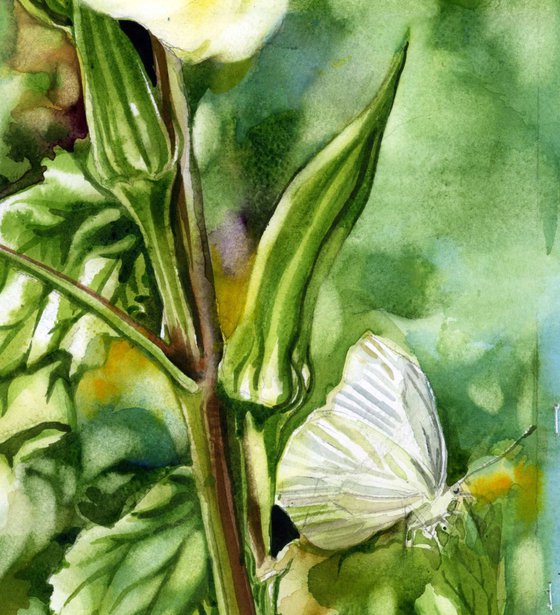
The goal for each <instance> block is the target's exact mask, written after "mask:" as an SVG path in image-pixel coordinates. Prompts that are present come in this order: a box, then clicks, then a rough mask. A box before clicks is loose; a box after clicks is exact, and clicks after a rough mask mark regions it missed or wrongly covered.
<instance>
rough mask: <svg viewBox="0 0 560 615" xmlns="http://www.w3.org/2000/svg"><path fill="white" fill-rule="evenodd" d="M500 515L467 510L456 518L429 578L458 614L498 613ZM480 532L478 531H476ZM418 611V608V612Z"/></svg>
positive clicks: (490, 510)
mask: <svg viewBox="0 0 560 615" xmlns="http://www.w3.org/2000/svg"><path fill="white" fill-rule="evenodd" d="M500 520H501V516H499V515H498V516H497V515H496V511H495V510H493V508H490V509H489V510H488V511H486V514H485V515H484V517H483V516H482V514H481V513H480V512H476V511H474V510H471V514H470V515H468V514H467V515H465V517H464V518H463V519H458V520H457V523H456V524H455V531H454V533H453V534H452V535H451V536H450V539H449V541H448V543H447V544H446V545H445V548H444V550H443V553H442V562H441V567H440V569H439V571H438V573H437V574H436V575H435V576H434V578H433V579H432V585H433V587H434V590H435V591H436V592H437V594H438V595H439V596H441V597H442V598H447V600H448V601H449V602H451V603H452V604H455V605H457V607H458V613H460V614H461V615H462V614H463V613H465V614H472V615H501V613H502V608H501V606H502V605H501V601H500V597H501V591H500V583H501V560H500V543H501V529H500V525H499V524H500ZM481 529H482V530H483V531H480V530H481ZM420 613H422V611H420Z"/></svg>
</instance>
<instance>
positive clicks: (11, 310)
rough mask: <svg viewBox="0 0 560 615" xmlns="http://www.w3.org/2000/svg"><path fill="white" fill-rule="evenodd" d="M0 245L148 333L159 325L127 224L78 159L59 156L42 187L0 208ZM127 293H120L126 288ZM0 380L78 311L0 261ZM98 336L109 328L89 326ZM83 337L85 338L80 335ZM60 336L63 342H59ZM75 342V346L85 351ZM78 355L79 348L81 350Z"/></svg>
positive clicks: (55, 338)
mask: <svg viewBox="0 0 560 615" xmlns="http://www.w3.org/2000/svg"><path fill="white" fill-rule="evenodd" d="M0 243H3V244H6V245H8V246H9V247H11V248H13V249H15V250H17V251H18V252H21V253H24V254H26V255H27V256H30V257H32V258H35V259H36V260H39V261H40V262H43V263H45V264H47V265H49V266H50V267H52V268H54V269H56V270H57V271H60V272H62V273H65V274H66V275H68V276H69V277H71V278H73V279H76V280H78V281H80V282H82V283H84V284H86V285H87V286H89V287H90V288H92V289H93V290H94V291H96V292H98V293H99V294H101V295H103V296H105V297H106V298H107V299H113V298H115V299H118V300H120V306H121V307H122V308H123V309H125V310H130V311H132V312H134V314H135V318H136V319H137V320H139V321H140V322H142V323H143V324H145V325H147V326H148V327H154V328H157V327H158V326H159V323H158V318H159V306H158V305H157V302H156V303H155V304H154V302H151V301H149V300H146V299H147V298H148V297H150V296H153V295H154V294H155V293H153V292H152V290H151V288H152V287H151V281H150V276H149V273H148V271H147V270H146V267H145V263H144V260H143V256H142V249H143V248H142V242H141V240H140V239H139V234H138V231H137V229H136V227H135V225H134V224H133V223H132V222H131V221H130V220H129V219H128V217H127V216H126V215H125V214H124V212H123V211H122V210H121V209H120V207H118V206H117V205H116V204H115V202H113V201H111V200H110V199H107V198H106V197H105V196H103V195H101V194H100V193H99V192H98V191H97V189H95V188H94V187H93V186H92V184H90V183H89V182H88V181H87V180H86V178H85V176H84V173H83V169H82V168H81V166H80V164H79V162H78V157H77V156H75V155H71V154H68V153H66V152H59V153H58V155H57V157H56V158H55V160H54V161H53V162H52V163H50V164H49V168H48V170H47V172H46V173H45V181H44V182H42V183H41V184H37V185H35V186H33V187H31V188H29V189H27V190H25V191H23V192H21V193H19V194H16V195H13V196H12V197H9V198H7V199H5V200H4V201H2V202H1V203H0ZM129 281H130V282H131V284H132V285H133V286H132V288H134V289H135V291H136V292H135V294H134V296H133V297H132V301H131V302H130V303H128V304H126V305H125V304H123V303H122V301H123V300H127V301H130V299H131V297H130V294H128V295H127V294H125V293H123V290H122V287H123V286H127V284H128V282H129ZM0 305H2V314H1V315H0V376H2V377H5V376H8V375H9V374H10V373H12V372H13V371H14V370H16V369H18V368H20V367H22V366H24V365H32V364H34V363H36V362H38V361H40V360H41V359H42V358H43V357H45V356H47V355H49V354H50V353H52V352H53V351H54V350H56V349H58V348H59V347H60V346H61V345H63V344H64V343H65V341H66V342H67V341H68V338H67V337H66V336H67V334H68V333H69V332H70V330H71V329H73V328H74V330H73V331H72V337H73V338H75V337H76V336H78V335H80V333H81V334H82V337H83V334H84V331H83V330H80V325H78V329H76V323H77V322H78V321H79V319H80V318H81V316H82V315H83V312H82V310H80V309H78V308H76V306H75V305H74V304H72V303H71V302H69V301H68V300H66V299H64V298H62V297H60V295H58V294H57V293H52V292H49V289H48V288H46V287H45V285H43V284H42V283H40V282H38V281H37V280H35V279H33V278H31V277H29V276H27V275H25V274H22V273H20V272H19V271H17V270H14V269H13V268H12V267H11V266H9V265H7V264H6V263H5V261H4V260H2V261H1V262H0ZM97 327H98V331H99V332H104V333H108V332H109V331H110V330H109V329H108V328H107V327H105V326H101V324H100V323H99V322H98V323H97ZM87 337H90V336H86V338H87ZM65 338H66V340H65ZM87 341H88V340H87V339H85V340H84V339H82V346H83V345H84V342H85V345H86V346H87ZM82 352H83V348H82Z"/></svg>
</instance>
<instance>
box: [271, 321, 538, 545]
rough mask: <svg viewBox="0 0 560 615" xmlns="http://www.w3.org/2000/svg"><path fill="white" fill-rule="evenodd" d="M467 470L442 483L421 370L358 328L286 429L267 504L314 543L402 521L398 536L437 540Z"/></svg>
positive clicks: (441, 444)
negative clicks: (338, 370) (305, 409)
mask: <svg viewBox="0 0 560 615" xmlns="http://www.w3.org/2000/svg"><path fill="white" fill-rule="evenodd" d="M533 429H534V428H530V429H528V430H527V431H526V432H525V434H523V436H522V438H523V437H525V436H527V435H529V433H532V431H533ZM519 440H521V438H520V439H519ZM519 440H517V441H516V442H515V443H514V444H513V445H512V446H511V447H509V448H508V449H507V450H506V451H505V452H504V453H503V454H502V455H500V457H499V458H502V457H503V456H504V455H506V454H507V453H508V452H509V451H510V450H511V449H513V447H514V446H515V444H517V443H518V442H519ZM499 458H493V459H492V460H491V461H489V462H487V463H486V464H484V465H483V466H481V467H479V468H477V469H476V470H475V471H479V470H481V469H483V468H484V467H487V466H488V465H490V463H494V462H495V461H497V460H498V459H499ZM468 476H470V474H468V475H467V476H466V477H464V478H463V479H461V480H460V481H458V482H457V483H455V484H454V485H453V486H451V487H448V486H447V485H446V477H447V448H446V446H445V440H444V437H443V431H442V429H441V424H440V422H439V418H438V414H437V411H436V406H435V400H434V394H433V392H432V389H431V387H430V384H429V382H428V379H427V378H426V375H425V374H424V373H423V372H422V370H421V369H420V368H419V367H418V365H416V364H415V363H414V362H413V361H412V360H411V359H409V358H407V357H406V356H405V355H404V354H403V352H402V351H399V350H396V349H395V347H394V345H393V344H392V343H391V342H389V341H388V340H384V339H382V338H380V337H377V336H375V335H373V334H372V333H366V334H365V335H364V336H363V337H362V339H360V341H359V342H358V343H357V344H356V345H355V346H353V347H352V348H351V349H350V350H349V352H348V355H347V359H346V364H345V366H344V370H343V377H342V381H341V383H340V384H339V385H338V387H336V388H335V389H334V390H333V391H332V392H331V394H330V395H329V396H328V398H327V403H326V405H325V406H324V407H322V408H319V409H317V410H315V411H313V412H312V413H311V414H310V415H309V416H308V418H307V420H306V421H305V422H304V423H303V424H302V425H301V426H300V427H299V428H298V429H297V430H296V431H295V432H294V433H293V434H292V436H291V437H290V439H289V441H288V444H287V446H286V449H285V451H284V453H283V455H282V458H281V460H280V463H279V465H278V471H277V483H276V486H277V504H278V505H279V506H281V507H282V508H283V509H284V510H285V511H286V512H287V513H288V515H289V516H290V518H291V519H292V521H293V523H294V524H295V526H296V527H297V528H298V530H299V531H300V533H301V534H302V535H303V536H305V537H306V538H307V540H308V541H309V542H311V543H312V544H314V545H316V546H317V547H320V548H323V549H329V550H334V549H343V548H348V547H350V546H353V545H356V544H358V543H360V542H363V541H364V540H366V539H368V538H369V537H370V536H372V535H373V534H374V533H375V532H378V531H380V530H383V529H386V528H389V527H390V526H392V525H394V524H395V523H397V522H398V521H400V520H402V519H406V522H407V533H406V535H407V537H408V535H409V532H411V531H415V530H422V531H423V533H424V534H425V535H426V536H427V537H429V538H434V539H436V540H437V534H436V528H437V527H438V525H439V524H443V523H444V522H445V519H446V518H447V517H448V516H449V514H450V513H449V512H448V511H449V509H450V505H451V503H452V502H453V501H457V500H460V499H461V498H463V497H465V496H466V495H467V494H465V493H464V492H463V490H462V489H461V485H462V483H464V481H465V479H466V478H467V477H468Z"/></svg>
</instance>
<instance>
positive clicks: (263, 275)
mask: <svg viewBox="0 0 560 615" xmlns="http://www.w3.org/2000/svg"><path fill="white" fill-rule="evenodd" d="M405 61H406V46H405V47H404V48H403V49H401V50H400V51H399V52H397V53H396V54H395V56H394V58H393V62H392V64H391V66H390V68H389V70H388V73H387V76H386V78H385V81H384V82H383V84H382V85H381V87H380V90H379V91H378V93H377V95H376V97H375V98H374V100H373V101H372V102H371V104H370V105H369V106H368V107H367V108H366V109H365V110H364V111H363V112H362V113H361V115H359V116H358V117H357V118H356V119H355V120H354V121H353V122H352V123H351V124H350V125H349V126H347V127H346V128H345V129H344V130H343V131H342V132H341V133H340V134H339V135H338V136H337V137H336V138H335V139H333V141H331V142H330V143H329V144H328V145H327V146H326V147H325V148H324V149H323V150H322V151H321V152H320V153H319V154H317V155H316V156H315V157H314V158H313V159H312V160H311V161H310V162H309V163H308V164H307V166H306V167H305V168H304V169H303V170H302V171H301V172H300V173H298V174H297V175H296V177H295V178H294V179H293V180H292V182H291V184H290V185H289V187H288V188H287V190H286V192H285V193H284V195H283V196H282V198H281V200H280V202H279V204H278V206H277V208H276V211H275V213H274V215H273V216H272V219H271V220H270V223H269V225H268V227H267V229H266V230H265V232H264V234H263V237H262V239H261V242H260V244H259V247H258V250H257V257H256V261H255V265H254V269H253V273H252V276H251V280H250V284H249V290H248V295H247V300H246V304H245V309H244V312H243V315H242V318H241V321H240V324H239V325H238V327H237V329H236V330H235V332H234V333H233V335H232V337H231V338H230V340H229V342H228V343H227V346H226V355H225V360H224V364H223V368H222V379H223V382H224V386H225V388H226V390H227V392H228V393H229V395H231V396H232V397H235V398H237V399H242V400H246V401H250V402H253V403H259V404H262V405H264V406H269V407H275V406H282V405H287V404H290V403H293V402H294V401H295V400H296V399H297V398H298V396H300V395H301V394H302V393H303V390H304V388H305V387H306V386H307V385H308V383H307V378H306V374H305V372H306V371H307V370H308V367H307V364H308V359H307V354H308V341H309V339H308V338H309V334H310V323H311V318H312V315H313V310H314V307H315V301H316V297H317V292H318V288H319V286H320V284H321V282H322V281H323V279H324V277H325V275H326V273H327V272H328V270H329V268H330V266H331V264H332V262H333V261H334V258H335V257H336V254H337V253H338V251H339V249H340V247H341V246H342V244H343V242H344V240H345V239H346V237H347V236H348V234H349V233H350V231H351V229H352V227H353V226H354V224H355V222H356V220H357V219H358V217H359V216H360V214H361V213H362V211H363V209H364V207H365V205H366V203H367V201H368V199H369V196H370V192H371V188H372V185H373V180H374V176H375V171H376V168H377V161H378V157H379V151H380V148H381V141H382V138H383V133H384V130H385V126H386V124H387V120H388V118H389V114H390V112H391V109H392V106H393V102H394V100H395V96H396V92H397V87H398V83H399V78H400V76H401V73H402V71H403V68H404V64H405Z"/></svg>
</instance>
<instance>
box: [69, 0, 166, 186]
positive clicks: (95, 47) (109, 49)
mask: <svg viewBox="0 0 560 615" xmlns="http://www.w3.org/2000/svg"><path fill="white" fill-rule="evenodd" d="M74 37H75V41H76V47H77V49H78V54H79V57H80V62H81V67H82V74H83V80H84V88H85V91H84V97H85V106H86V115H87V121H88V128H89V134H90V138H91V156H92V161H93V174H94V175H95V176H96V179H97V180H98V181H99V182H100V183H101V184H102V185H110V184H115V183H118V182H119V181H124V182H127V183H130V182H131V181H132V180H133V179H134V178H141V179H142V180H145V179H152V180H157V179H159V178H160V177H161V176H162V175H163V174H165V173H168V172H169V171H170V169H171V168H172V166H173V165H174V152H173V150H172V147H171V144H170V140H169V135H168V133H167V129H166V127H165V124H164V121H163V119H162V116H161V113H160V110H159V107H158V104H157V101H156V98H155V95H154V91H153V88H152V85H151V83H150V81H149V79H148V77H147V75H146V72H145V70H144V67H143V65H142V62H141V61H140V58H139V57H138V54H137V53H136V51H135V49H134V47H133V46H132V44H131V43H130V41H129V40H128V38H127V37H126V35H125V34H124V33H123V32H122V30H121V29H120V27H119V24H118V23H117V22H116V21H115V20H113V19H111V18H109V17H106V16H105V15H101V14H99V13H95V12H94V11H92V10H90V9H88V8H87V7H84V6H81V5H80V4H79V3H76V4H75V7H74Z"/></svg>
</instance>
